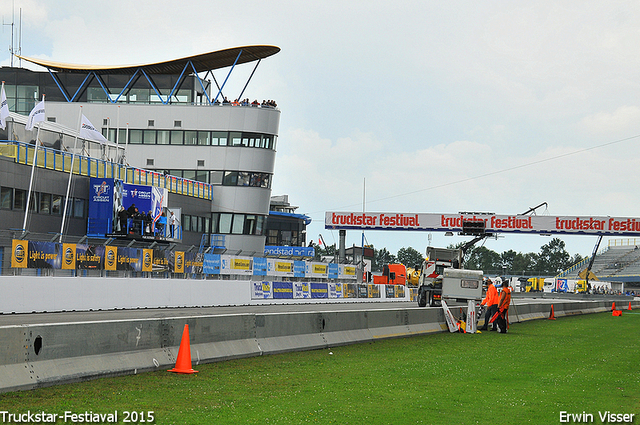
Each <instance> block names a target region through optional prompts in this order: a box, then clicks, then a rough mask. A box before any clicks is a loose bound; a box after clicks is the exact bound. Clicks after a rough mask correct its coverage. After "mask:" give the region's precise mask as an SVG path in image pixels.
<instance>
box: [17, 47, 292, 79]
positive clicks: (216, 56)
mask: <svg viewBox="0 0 640 425" xmlns="http://www.w3.org/2000/svg"><path fill="white" fill-rule="evenodd" d="M279 51H280V48H279V47H276V46H244V47H233V48H231V49H225V50H218V51H216V52H210V53H203V54H200V55H195V56H187V57H185V58H180V59H174V60H170V61H166V62H156V63H150V64H143V65H120V66H100V65H74V64H68V63H62V62H53V61H47V60H41V59H34V58H28V57H24V56H19V58H21V59H24V60H26V61H28V62H31V63H35V64H36V65H40V66H43V67H45V68H47V69H49V70H51V71H57V72H70V73H86V72H96V73H98V74H135V72H136V71H137V70H139V69H143V70H144V71H145V72H146V73H148V74H169V75H171V74H176V75H179V74H180V73H182V71H183V70H184V68H185V66H186V65H187V63H188V62H189V61H191V63H193V66H194V67H195V69H196V71H197V72H206V71H210V70H214V69H219V68H227V67H230V66H232V65H233V64H234V63H235V64H242V63H248V62H253V61H257V60H260V59H264V58H267V57H269V56H272V55H275V54H276V53H278V52H279ZM238 55H240V57H239V58H238ZM236 59H237V62H236Z"/></svg>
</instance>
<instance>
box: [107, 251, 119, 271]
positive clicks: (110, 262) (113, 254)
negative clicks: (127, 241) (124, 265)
mask: <svg viewBox="0 0 640 425" xmlns="http://www.w3.org/2000/svg"><path fill="white" fill-rule="evenodd" d="M117 266H118V247H117V246H105V247H104V269H105V270H109V271H115V270H116V269H117Z"/></svg>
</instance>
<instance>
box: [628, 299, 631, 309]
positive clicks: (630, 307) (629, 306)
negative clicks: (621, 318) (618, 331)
mask: <svg viewBox="0 0 640 425" xmlns="http://www.w3.org/2000/svg"><path fill="white" fill-rule="evenodd" d="M627 310H631V301H629V308H628V309H627Z"/></svg>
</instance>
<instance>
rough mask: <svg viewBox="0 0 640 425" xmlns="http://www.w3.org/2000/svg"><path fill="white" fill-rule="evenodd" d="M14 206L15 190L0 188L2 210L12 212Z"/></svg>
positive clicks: (0, 206)
mask: <svg viewBox="0 0 640 425" xmlns="http://www.w3.org/2000/svg"><path fill="white" fill-rule="evenodd" d="M12 206H13V189H11V188H10V187H2V188H0V208H1V209H3V210H10V209H11V207H12Z"/></svg>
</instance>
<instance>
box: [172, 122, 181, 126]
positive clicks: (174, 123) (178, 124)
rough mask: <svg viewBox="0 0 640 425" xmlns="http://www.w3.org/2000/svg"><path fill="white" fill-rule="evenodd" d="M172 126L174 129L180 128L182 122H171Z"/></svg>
mask: <svg viewBox="0 0 640 425" xmlns="http://www.w3.org/2000/svg"><path fill="white" fill-rule="evenodd" d="M173 126H174V127H182V121H174V122H173Z"/></svg>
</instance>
